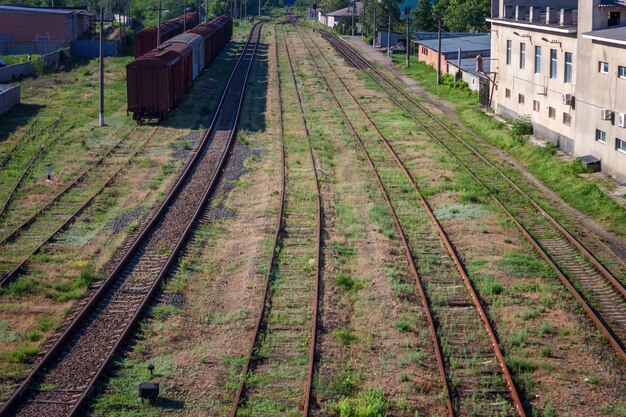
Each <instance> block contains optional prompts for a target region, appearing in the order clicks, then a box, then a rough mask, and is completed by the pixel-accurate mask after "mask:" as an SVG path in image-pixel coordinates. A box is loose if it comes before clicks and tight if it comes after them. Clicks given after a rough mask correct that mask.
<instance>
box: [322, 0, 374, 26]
mask: <svg viewBox="0 0 626 417" xmlns="http://www.w3.org/2000/svg"><path fill="white" fill-rule="evenodd" d="M362 14H363V3H362V2H360V1H357V2H356V3H353V4H350V6H348V7H344V8H343V9H339V10H335V11H334V12H330V13H326V14H324V13H323V12H321V11H320V14H319V19H320V22H322V23H323V24H325V25H326V26H328V27H331V28H334V27H335V26H337V25H338V24H339V23H340V22H342V21H343V22H345V23H346V24H350V25H351V24H352V16H353V15H354V22H355V26H356V31H357V32H358V33H360V32H361V24H360V23H359V16H361V15H362Z"/></svg>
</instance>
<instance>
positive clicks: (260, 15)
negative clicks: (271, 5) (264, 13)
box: [259, 0, 261, 17]
mask: <svg viewBox="0 0 626 417" xmlns="http://www.w3.org/2000/svg"><path fill="white" fill-rule="evenodd" d="M260 16H261V0H259V17H260Z"/></svg>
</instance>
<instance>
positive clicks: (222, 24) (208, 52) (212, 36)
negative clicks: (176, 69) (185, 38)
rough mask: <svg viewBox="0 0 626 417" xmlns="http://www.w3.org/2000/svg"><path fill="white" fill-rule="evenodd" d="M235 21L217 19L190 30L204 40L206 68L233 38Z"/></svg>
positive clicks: (225, 18)
mask: <svg viewBox="0 0 626 417" xmlns="http://www.w3.org/2000/svg"><path fill="white" fill-rule="evenodd" d="M232 24H233V21H232V19H231V18H230V17H228V16H220V17H217V18H215V19H213V20H211V21H210V22H207V23H204V24H201V25H198V26H197V27H195V28H194V29H192V30H190V31H189V32H191V33H196V34H198V35H200V36H202V38H203V39H204V61H205V62H204V66H205V67H206V66H207V65H209V63H210V62H211V61H212V60H213V58H215V57H216V56H217V55H218V54H219V53H220V51H221V50H222V48H223V47H224V45H226V44H227V43H228V42H229V41H230V38H231V36H232Z"/></svg>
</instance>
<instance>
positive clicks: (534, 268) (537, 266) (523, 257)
mask: <svg viewBox="0 0 626 417" xmlns="http://www.w3.org/2000/svg"><path fill="white" fill-rule="evenodd" d="M498 263H499V265H500V266H501V267H503V268H504V269H506V270H507V271H508V272H510V273H511V275H513V276H514V277H517V278H534V277H542V278H553V277H555V273H554V270H553V269H552V268H551V267H550V266H549V265H548V264H547V263H546V262H545V261H544V260H542V259H540V258H539V257H538V256H537V255H536V254H527V253H517V252H515V253H507V254H505V255H504V258H503V259H502V260H500V261H499V262H498Z"/></svg>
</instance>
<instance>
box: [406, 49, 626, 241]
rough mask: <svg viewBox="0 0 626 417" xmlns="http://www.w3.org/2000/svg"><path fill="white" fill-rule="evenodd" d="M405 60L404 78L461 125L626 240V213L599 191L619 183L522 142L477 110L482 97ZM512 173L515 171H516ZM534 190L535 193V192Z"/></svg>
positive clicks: (547, 149)
mask: <svg viewBox="0 0 626 417" xmlns="http://www.w3.org/2000/svg"><path fill="white" fill-rule="evenodd" d="M403 59H404V58H403V57H399V56H394V62H395V63H396V64H397V65H398V66H399V67H400V68H401V69H402V71H404V73H406V74H407V75H409V76H411V77H412V78H415V79H416V80H418V81H419V85H420V87H421V88H423V89H424V90H425V91H427V92H429V93H431V94H433V95H435V96H437V97H439V98H441V99H443V100H445V101H448V102H449V103H451V104H452V105H453V109H454V111H455V113H456V115H457V117H458V118H459V120H460V121H461V122H463V123H464V124H465V125H466V126H467V127H469V128H470V129H471V130H472V131H473V132H474V133H476V134H477V135H478V136H479V137H481V138H483V139H485V140H487V141H488V142H489V143H491V144H493V145H495V146H497V147H498V148H500V149H503V150H505V151H506V152H507V153H508V154H509V155H511V156H512V157H514V158H516V159H518V160H519V161H521V162H522V163H523V164H524V165H525V166H526V167H527V169H528V171H529V172H530V173H532V174H533V175H534V176H536V177H537V178H538V179H540V180H541V181H542V182H543V183H544V184H545V185H546V186H548V187H549V188H550V189H551V190H553V191H555V192H556V193H557V194H559V195H560V196H561V197H562V198H563V199H564V200H565V201H567V202H568V203H569V204H570V205H571V206H572V207H575V208H576V209H578V210H580V211H581V212H583V213H585V214H586V215H588V216H590V217H591V218H593V219H595V220H597V221H599V222H600V223H602V224H604V225H605V227H606V228H607V229H608V230H611V231H612V232H613V233H615V234H617V235H619V236H621V237H624V236H626V228H625V227H624V224H626V209H624V208H623V207H622V206H620V205H619V204H618V203H617V202H615V200H613V199H612V198H611V197H609V196H608V195H607V194H606V193H605V192H603V191H602V190H601V189H600V188H599V187H598V184H600V185H601V186H602V187H603V188H606V189H612V188H614V187H615V183H614V182H613V181H607V180H605V179H603V178H601V177H594V178H591V179H588V178H582V177H581V176H579V174H580V173H582V171H581V169H580V165H579V164H578V162H577V161H573V162H565V161H563V160H562V159H560V158H559V157H557V156H556V149H555V148H554V147H553V146H550V145H549V146H546V147H543V148H540V147H537V146H535V145H533V144H531V143H530V142H529V141H528V140H524V139H522V140H520V139H518V138H516V137H515V135H513V134H512V133H511V130H510V129H509V126H508V125H507V124H504V123H502V122H499V121H498V120H496V119H494V118H493V117H491V116H490V115H488V114H486V113H485V112H484V111H483V110H482V109H481V108H480V107H478V106H477V102H478V95H477V93H475V92H468V91H463V90H459V89H455V88H452V87H451V85H437V81H436V71H435V70H434V69H433V68H432V67H431V66H429V65H427V64H424V63H422V62H418V61H416V60H413V61H412V62H411V67H410V68H406V67H405V66H404V61H403ZM450 126H452V124H450ZM456 130H457V133H460V134H461V136H462V137H464V138H466V139H469V140H471V141H472V143H476V140H475V139H474V140H472V138H471V136H469V135H467V134H464V133H463V132H459V131H458V129H456ZM490 159H491V161H492V162H494V161H497V158H494V157H491V158H490ZM509 171H511V172H513V170H511V169H509ZM513 173H514V172H513ZM518 175H519V174H518ZM516 176H517V175H516ZM522 185H523V182H522ZM525 188H528V187H525ZM528 191H533V190H532V188H530V189H528ZM533 195H535V196H536V197H538V198H540V201H541V200H543V198H541V194H540V193H537V192H533Z"/></svg>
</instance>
